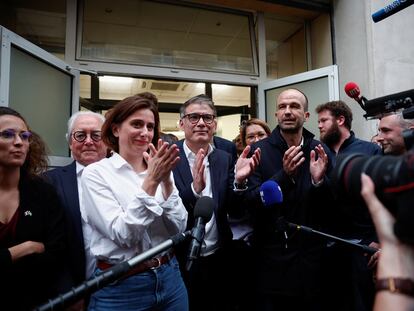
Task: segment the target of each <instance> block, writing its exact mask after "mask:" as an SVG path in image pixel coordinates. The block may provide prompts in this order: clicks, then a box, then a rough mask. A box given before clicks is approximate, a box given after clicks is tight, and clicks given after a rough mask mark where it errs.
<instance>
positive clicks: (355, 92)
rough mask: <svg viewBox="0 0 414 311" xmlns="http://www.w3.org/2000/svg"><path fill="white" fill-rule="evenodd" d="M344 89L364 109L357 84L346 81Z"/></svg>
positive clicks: (363, 101)
mask: <svg viewBox="0 0 414 311" xmlns="http://www.w3.org/2000/svg"><path fill="white" fill-rule="evenodd" d="M413 1H414V0H413ZM344 91H345V93H346V95H348V96H349V97H351V98H352V99H354V100H355V101H356V102H357V103H358V104H359V105H360V106H361V108H362V109H363V110H365V103H366V101H367V99H366V98H365V97H364V96H361V90H360V89H359V86H358V84H356V83H355V82H348V83H347V84H345V88H344Z"/></svg>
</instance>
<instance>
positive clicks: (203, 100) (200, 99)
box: [180, 94, 217, 118]
mask: <svg viewBox="0 0 414 311" xmlns="http://www.w3.org/2000/svg"><path fill="white" fill-rule="evenodd" d="M192 104H200V105H204V104H205V105H207V106H209V107H210V108H211V110H212V111H213V114H214V115H215V116H217V109H216V107H215V106H214V102H213V101H212V100H211V98H210V97H208V96H207V95H205V94H200V95H197V96H194V97H191V98H190V99H189V100H187V101H186V102H185V103H184V104H182V105H181V107H180V118H183V117H184V115H185V111H186V109H187V107H188V106H190V105H192Z"/></svg>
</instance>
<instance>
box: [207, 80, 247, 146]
mask: <svg viewBox="0 0 414 311" xmlns="http://www.w3.org/2000/svg"><path fill="white" fill-rule="evenodd" d="M211 88H212V92H213V101H214V104H215V105H217V106H228V107H242V106H247V107H250V90H251V89H250V87H248V86H234V85H226V84H212V85H211ZM241 118H242V114H241V113H232V114H227V115H223V116H220V117H218V118H217V122H218V123H217V132H216V135H218V136H220V137H223V138H226V139H228V140H233V139H234V138H235V137H236V136H237V134H238V133H239V130H240V127H239V126H240V122H241Z"/></svg>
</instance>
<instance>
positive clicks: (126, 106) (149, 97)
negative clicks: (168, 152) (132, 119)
mask: <svg viewBox="0 0 414 311" xmlns="http://www.w3.org/2000/svg"><path fill="white" fill-rule="evenodd" d="M140 109H149V110H151V111H152V113H153V114H154V121H155V127H154V137H153V139H152V143H153V144H154V145H155V146H156V145H157V142H158V138H159V136H160V134H159V132H160V116H159V114H158V99H157V97H156V96H155V95H154V94H152V93H150V92H143V93H139V94H136V95H133V96H129V97H127V98H124V99H123V100H121V101H120V102H118V103H117V104H116V105H115V106H114V107H113V108H111V109H110V110H109V111H108V112H107V113H106V115H105V118H106V120H105V122H104V124H103V125H102V140H103V142H104V143H105V144H106V145H107V146H108V147H109V148H110V149H112V150H114V151H115V152H119V141H118V137H115V135H114V133H113V132H112V126H113V125H114V124H118V125H119V124H121V123H122V122H124V121H125V120H126V119H127V118H128V117H129V116H130V115H132V114H133V113H134V112H135V111H137V110H140Z"/></svg>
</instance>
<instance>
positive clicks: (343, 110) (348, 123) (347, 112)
mask: <svg viewBox="0 0 414 311" xmlns="http://www.w3.org/2000/svg"><path fill="white" fill-rule="evenodd" d="M325 110H327V111H329V112H330V113H331V115H332V116H334V117H335V118H339V117H340V116H343V117H344V118H345V122H344V125H345V127H346V128H347V129H348V130H351V127H352V110H351V108H349V106H348V105H347V104H346V103H345V102H344V101H342V100H334V101H330V102H327V103H325V104H320V105H319V106H317V107H316V108H315V111H316V113H321V112H322V111H325Z"/></svg>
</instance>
